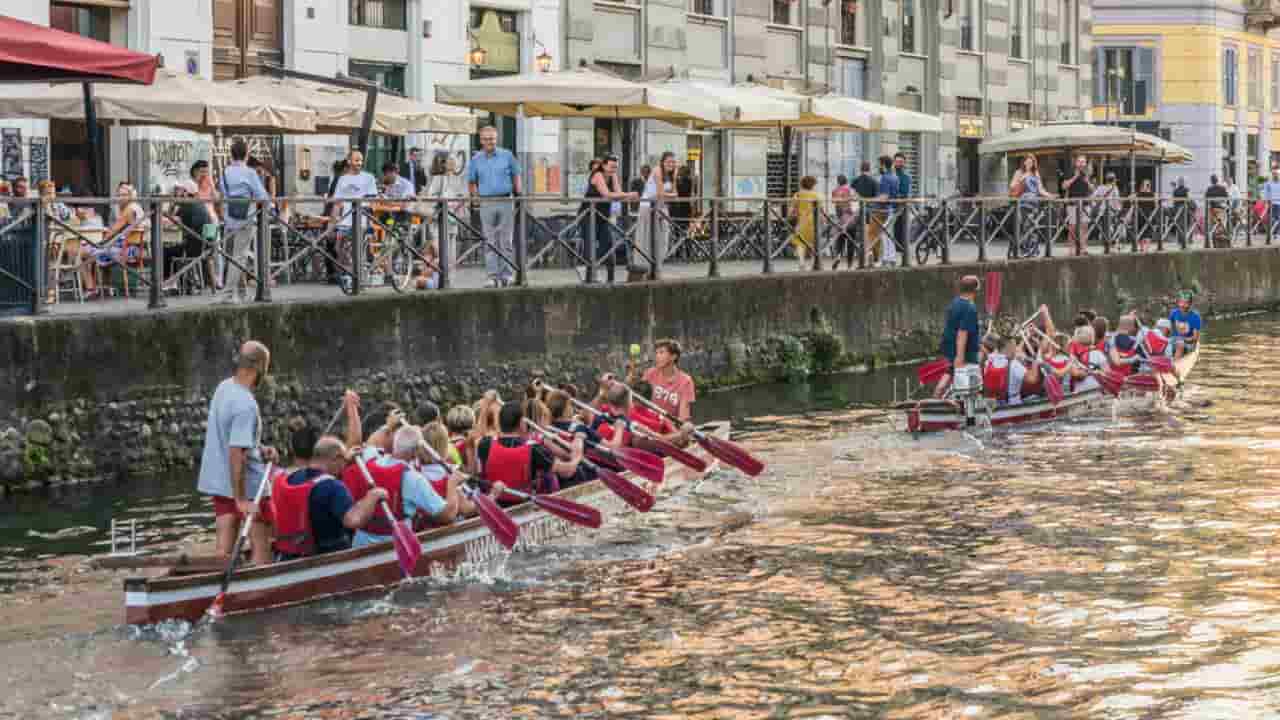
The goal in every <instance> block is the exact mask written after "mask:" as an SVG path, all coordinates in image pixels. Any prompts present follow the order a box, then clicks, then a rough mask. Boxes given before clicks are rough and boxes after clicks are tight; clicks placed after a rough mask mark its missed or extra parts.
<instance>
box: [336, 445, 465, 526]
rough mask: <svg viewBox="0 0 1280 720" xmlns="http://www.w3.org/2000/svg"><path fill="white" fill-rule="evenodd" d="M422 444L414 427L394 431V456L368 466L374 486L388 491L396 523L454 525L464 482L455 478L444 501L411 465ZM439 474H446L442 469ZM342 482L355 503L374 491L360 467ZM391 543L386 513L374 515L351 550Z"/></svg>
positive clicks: (345, 474)
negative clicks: (428, 522)
mask: <svg viewBox="0 0 1280 720" xmlns="http://www.w3.org/2000/svg"><path fill="white" fill-rule="evenodd" d="M422 444H423V439H422V431H421V430H419V429H418V428H416V427H414V426H412V425H406V426H404V427H401V428H399V429H398V430H396V432H395V437H394V439H393V440H392V451H391V455H389V456H388V455H381V456H379V457H377V458H375V459H373V460H371V461H369V462H367V463H366V465H365V467H366V468H368V470H369V477H371V478H373V483H374V485H375V486H377V487H380V488H383V489H385V490H386V491H387V495H388V500H387V506H388V507H389V508H390V509H391V514H392V515H394V516H395V519H396V520H403V519H405V518H414V521H415V522H418V521H419V520H421V519H422V518H419V517H418V516H419V515H422V516H425V519H427V520H428V521H430V522H431V523H433V524H436V525H445V524H448V523H451V522H453V519H454V518H455V517H457V514H458V485H459V483H460V482H461V481H462V479H463V478H462V477H461V476H460V475H456V474H455V475H452V476H450V478H449V481H448V483H447V486H446V492H445V496H444V497H443V498H442V497H441V496H440V495H439V494H438V493H436V491H435V490H434V489H432V487H431V482H430V480H429V479H428V477H427V476H425V475H424V474H423V473H421V472H418V471H417V470H414V469H413V468H412V467H411V466H410V463H412V462H413V461H414V460H415V458H416V457H417V454H418V448H419V447H420V446H421V445H422ZM434 469H435V470H436V471H439V472H445V471H444V470H442V469H440V468H439V467H435V468H434ZM342 482H343V483H344V484H345V485H346V486H347V489H348V490H350V491H351V497H352V498H354V499H355V501H356V502H360V500H361V499H362V498H363V497H364V496H365V495H366V494H368V492H369V490H371V488H370V487H369V482H368V481H367V480H365V477H364V473H362V472H360V467H359V466H358V465H353V466H351V467H348V468H347V469H346V470H345V471H343V473H342ZM389 540H391V524H390V522H389V521H388V520H387V518H386V515H385V514H383V513H375V514H374V515H373V517H372V518H370V519H369V521H368V522H367V523H365V524H364V526H363V527H361V528H360V530H359V531H358V532H357V533H356V537H355V541H354V542H352V544H351V546H352V547H364V546H365V545H372V544H374V543H380V542H387V541H389Z"/></svg>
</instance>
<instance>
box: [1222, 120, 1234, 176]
mask: <svg viewBox="0 0 1280 720" xmlns="http://www.w3.org/2000/svg"><path fill="white" fill-rule="evenodd" d="M1235 175H1236V132H1235V131H1234V130H1230V131H1227V132H1224V133H1222V175H1221V176H1219V179H1220V180H1222V181H1223V182H1226V180H1227V178H1233V177H1235Z"/></svg>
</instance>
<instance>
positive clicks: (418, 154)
mask: <svg viewBox="0 0 1280 720" xmlns="http://www.w3.org/2000/svg"><path fill="white" fill-rule="evenodd" d="M399 170H400V177H402V178H404V179H405V180H408V181H409V184H410V185H411V186H413V194H414V195H419V194H421V193H422V188H424V187H426V186H427V183H428V182H429V181H430V178H429V177H428V176H427V173H426V172H425V171H424V170H423V169H422V150H420V149H419V148H416V147H415V148H409V159H408V161H406V162H403V163H401V164H400V168H399Z"/></svg>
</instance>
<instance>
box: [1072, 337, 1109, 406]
mask: <svg viewBox="0 0 1280 720" xmlns="http://www.w3.org/2000/svg"><path fill="white" fill-rule="evenodd" d="M1094 340H1095V338H1094V334H1093V327H1092V326H1082V327H1078V328H1076V333H1075V336H1074V338H1073V341H1072V345H1073V346H1074V347H1080V348H1082V349H1081V350H1080V351H1079V352H1073V353H1071V359H1072V360H1073V362H1072V363H1071V379H1072V386H1073V387H1075V390H1076V392H1078V393H1081V392H1085V391H1087V390H1095V389H1097V388H1098V387H1099V386H1100V383H1099V382H1098V378H1096V377H1094V375H1093V373H1095V372H1100V371H1101V372H1105V371H1106V369H1107V356H1106V353H1104V352H1102V350H1100V349H1098V346H1097V343H1096V342H1094Z"/></svg>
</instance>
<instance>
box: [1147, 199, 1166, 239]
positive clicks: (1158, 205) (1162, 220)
mask: <svg viewBox="0 0 1280 720" xmlns="http://www.w3.org/2000/svg"><path fill="white" fill-rule="evenodd" d="M1151 202H1153V203H1155V210H1154V211H1155V212H1158V213H1159V214H1160V232H1159V233H1157V234H1156V252H1164V236H1165V235H1166V234H1167V233H1168V232H1169V213H1167V212H1165V211H1164V203H1163V202H1162V201H1161V200H1160V198H1156V199H1155V200H1152V201H1151Z"/></svg>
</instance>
